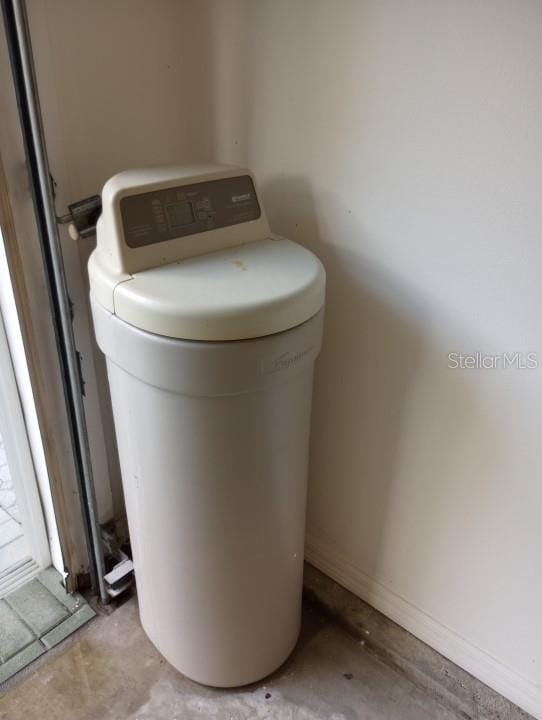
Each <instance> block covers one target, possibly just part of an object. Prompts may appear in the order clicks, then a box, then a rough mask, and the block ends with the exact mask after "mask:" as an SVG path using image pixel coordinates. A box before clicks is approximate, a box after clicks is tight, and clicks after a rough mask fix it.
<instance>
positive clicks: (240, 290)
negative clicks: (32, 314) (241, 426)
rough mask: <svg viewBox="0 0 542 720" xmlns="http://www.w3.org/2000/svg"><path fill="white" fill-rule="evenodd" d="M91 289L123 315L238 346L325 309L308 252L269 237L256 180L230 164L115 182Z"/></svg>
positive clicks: (321, 278)
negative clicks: (237, 344) (243, 341)
mask: <svg viewBox="0 0 542 720" xmlns="http://www.w3.org/2000/svg"><path fill="white" fill-rule="evenodd" d="M97 236H98V243H97V248H96V250H95V251H94V253H93V254H92V256H91V259H90V262H89V273H90V285H91V292H92V294H93V295H94V297H95V299H96V300H97V301H98V302H99V303H100V304H101V305H103V306H104V307H106V309H108V310H109V311H110V312H112V313H114V314H115V315H117V316H118V317H119V318H120V319H122V320H124V321H126V322H128V323H130V324H132V325H134V326H136V327H138V328H141V329H143V330H147V331H149V332H153V333H156V334H159V335H166V336H169V337H174V338H182V339H188V340H240V339H244V338H254V337H261V336H264V335H270V334H273V333H276V332H280V331H282V330H287V329H289V328H291V327H294V326H296V325H299V324H301V323H302V322H305V321H306V320H308V319H309V318H310V317H312V316H313V315H315V314H316V313H317V312H318V311H319V310H320V309H321V307H322V305H323V303H324V291H325V272H324V269H323V267H322V264H321V263H320V261H319V260H318V259H317V258H316V256H315V255H313V254H312V253H311V252H310V251H308V250H306V249H305V248H302V247H301V246H300V245H297V244H296V243H293V242H291V241H289V240H286V239H284V238H279V237H277V236H273V235H271V233H270V232H269V228H268V225H267V221H266V219H265V214H264V211H263V209H262V207H261V205H260V203H259V201H258V196H257V192H256V187H255V183H254V180H253V178H252V175H251V174H250V173H249V171H247V170H243V169H238V168H231V167H224V166H199V167H198V168H194V167H191V168H164V169H152V170H146V171H129V172H128V173H121V174H120V175H117V176H115V177H114V178H112V179H111V180H109V181H108V182H107V183H106V185H105V187H104V191H103V215H102V217H101V218H100V220H99V222H98V227H97Z"/></svg>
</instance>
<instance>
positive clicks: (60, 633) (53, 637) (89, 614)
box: [41, 604, 96, 649]
mask: <svg viewBox="0 0 542 720" xmlns="http://www.w3.org/2000/svg"><path fill="white" fill-rule="evenodd" d="M95 615H96V613H95V612H94V610H93V609H92V608H91V607H90V605H86V604H85V605H83V606H82V607H81V608H79V610H77V611H76V612H75V613H74V614H73V615H70V617H69V618H67V619H66V620H64V621H63V622H61V623H60V625H57V626H56V627H55V628H53V629H52V630H50V631H49V632H48V633H46V634H45V635H43V637H42V638H41V641H42V643H43V644H44V645H45V647H46V648H48V649H49V648H52V647H54V646H55V645H58V643H59V642H62V640H65V638H67V637H68V636H69V635H71V634H72V633H73V632H75V631H76V630H77V629H78V628H80V627H81V626H82V625H84V624H85V623H87V622H88V621H89V620H92V618H93V617H94V616H95Z"/></svg>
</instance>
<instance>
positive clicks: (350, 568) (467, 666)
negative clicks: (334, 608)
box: [305, 528, 542, 720]
mask: <svg viewBox="0 0 542 720" xmlns="http://www.w3.org/2000/svg"><path fill="white" fill-rule="evenodd" d="M305 559H306V560H307V561H308V562H309V563H311V565H314V566H315V567H316V568H318V570H321V571H322V572H323V573H324V574H326V575H328V576H329V577H331V578H332V579H333V580H335V581H336V582H338V583H339V584H340V585H342V586H343V587H345V588H346V589H347V590H350V592H352V593H354V594H355V595H357V596H358V597H360V598H361V599H362V600H364V601H365V602H367V603H369V605H372V606H373V607H374V608H376V609H377V610H379V611H380V612H381V613H383V614H384V615H386V616H387V617H388V618H390V619H391V620H393V621H394V622H395V623H397V624H398V625H400V626H401V627H403V628H404V629H405V630H407V631H408V632H410V633H412V635H415V636H416V637H417V638H418V639H419V640H422V641H423V642H425V643H426V644H427V645H429V646H430V647H432V648H433V649H434V650H436V651H437V652H439V653H441V654H442V655H444V656H445V657H447V658H448V659H449V660H451V661H452V662H454V663H455V664H456V665H458V666H459V667H461V668H462V669H463V670H466V671H467V672H469V673H471V674H472V675H474V676H475V677H476V678H478V680H481V681H482V682H483V683H485V684H486V685H489V687H491V688H493V690H496V691H497V692H498V693H500V694H501V695H503V696H504V697H506V698H507V699H508V700H510V701H511V702H513V703H515V704H516V705H519V707H521V708H523V709H524V710H525V711H526V712H528V713H530V714H531V715H533V716H534V717H535V718H538V720H542V687H540V686H538V685H537V684H536V683H534V682H533V681H531V680H528V679H527V678H525V677H524V676H523V675H521V674H519V673H517V672H516V671H515V670H512V669H511V668H509V667H508V666H507V665H505V664H504V663H502V662H500V661H499V660H497V659H496V658H494V657H493V656H492V655H490V654H489V653H487V652H485V651H484V650H482V649H481V648H479V647H477V646H476V645H473V644H472V643H470V642H469V641H468V640H466V639H465V638H463V637H461V636H460V635H458V634H457V633H456V632H454V631H453V630H451V629H450V628H448V627H446V626H445V625H443V624H442V623H440V622H438V621H437V620H435V619H434V618H432V617H431V616H430V615H428V614H427V613H425V612H424V611H423V610H421V609H419V608H417V607H416V606H414V605H412V603H410V602H408V600H405V599H404V598H403V597H401V596H400V595H398V594H397V593H395V592H394V591H393V590H390V589H389V588H387V587H386V586H384V585H382V584H381V583H379V582H377V581H376V580H373V579H372V578H371V577H369V576H368V575H366V574H365V573H364V572H363V571H361V570H360V569H359V568H358V567H356V566H355V565H354V564H353V563H352V562H351V561H350V560H349V559H348V558H346V556H345V555H344V554H343V553H342V552H341V551H340V550H339V549H337V548H336V547H335V546H334V545H333V543H332V542H331V541H329V540H328V539H323V538H321V537H318V535H317V533H316V532H315V531H314V529H311V528H309V529H308V531H307V536H306V544H305Z"/></svg>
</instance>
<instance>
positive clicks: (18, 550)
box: [0, 535, 29, 573]
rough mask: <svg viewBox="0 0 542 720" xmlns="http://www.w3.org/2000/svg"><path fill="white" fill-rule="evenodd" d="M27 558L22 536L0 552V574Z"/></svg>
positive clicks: (27, 553)
mask: <svg viewBox="0 0 542 720" xmlns="http://www.w3.org/2000/svg"><path fill="white" fill-rule="evenodd" d="M27 557H29V552H28V546H27V544H26V539H25V537H24V535H22V536H21V537H18V538H17V539H16V540H13V542H10V543H9V545H6V546H5V547H3V548H2V550H0V573H1V572H3V571H4V570H7V569H8V568H10V567H11V566H12V565H15V564H16V563H18V562H20V561H21V560H24V559H25V558H27Z"/></svg>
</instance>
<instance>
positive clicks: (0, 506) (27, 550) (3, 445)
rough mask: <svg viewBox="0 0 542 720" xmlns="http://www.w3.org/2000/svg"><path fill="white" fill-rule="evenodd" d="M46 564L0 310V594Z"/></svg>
mask: <svg viewBox="0 0 542 720" xmlns="http://www.w3.org/2000/svg"><path fill="white" fill-rule="evenodd" d="M50 564H51V555H50V551H49V543H48V539H47V533H46V529H45V522H44V518H43V512H42V508H41V502H40V496H39V490H38V484H37V480H36V473H35V470H34V463H33V460H32V455H31V452H30V446H29V442H28V435H27V431H26V426H25V421H24V417H23V411H22V407H21V402H20V397H19V392H18V388H17V383H16V380H15V373H14V368H13V363H12V358H11V355H10V352H9V346H8V341H7V337H6V332H5V328H4V322H3V320H2V316H1V315H0V597H2V596H4V595H6V594H7V593H8V592H10V591H11V590H13V589H15V587H18V586H19V585H20V584H22V583H23V582H26V581H27V580H28V579H30V578H31V577H32V576H33V575H35V574H36V573H38V572H39V571H40V570H41V569H42V568H45V567H48V566H49V565H50Z"/></svg>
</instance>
